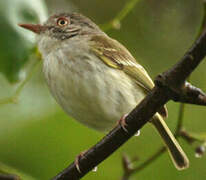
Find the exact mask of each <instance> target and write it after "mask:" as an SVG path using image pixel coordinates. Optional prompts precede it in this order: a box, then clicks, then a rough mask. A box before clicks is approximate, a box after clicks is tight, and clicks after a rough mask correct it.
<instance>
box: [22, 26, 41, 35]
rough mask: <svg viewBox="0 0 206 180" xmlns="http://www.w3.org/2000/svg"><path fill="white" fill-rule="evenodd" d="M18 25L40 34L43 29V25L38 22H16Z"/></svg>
mask: <svg viewBox="0 0 206 180" xmlns="http://www.w3.org/2000/svg"><path fill="white" fill-rule="evenodd" d="M18 25H19V26H20V27H23V28H25V29H28V30H30V31H32V32H34V33H36V34H40V33H41V32H43V31H44V30H45V26H43V25H40V24H18Z"/></svg>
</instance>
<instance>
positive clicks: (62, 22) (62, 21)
mask: <svg viewBox="0 0 206 180" xmlns="http://www.w3.org/2000/svg"><path fill="white" fill-rule="evenodd" d="M67 24H69V20H68V19H67V18H64V17H61V18H59V19H57V25H58V26H61V27H63V26H66V25H67Z"/></svg>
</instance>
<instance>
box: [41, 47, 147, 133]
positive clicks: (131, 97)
mask: <svg viewBox="0 0 206 180" xmlns="http://www.w3.org/2000/svg"><path fill="white" fill-rule="evenodd" d="M77 54H78V52H77ZM82 56H83V55H82ZM81 58H82V57H81ZM91 59H92V60H91ZM44 74H45V77H46V80H47V83H48V86H49V88H50V90H51V92H52V94H53V96H54V97H55V99H56V100H57V102H58V103H59V104H60V105H61V106H62V108H63V109H64V110H65V111H66V112H67V113H68V114H69V115H70V116H72V117H73V118H74V119H76V120H78V121H79V122H81V123H83V124H85V125H87V126H90V127H92V128H94V129H97V130H100V131H108V130H110V129H112V128H113V127H114V125H115V123H116V122H117V121H118V120H119V119H120V118H121V116H122V115H124V114H126V113H128V112H130V111H131V110H132V109H133V108H134V107H135V106H136V104H137V103H138V102H139V101H140V100H142V98H143V97H144V96H145V95H144V93H143V92H142V90H141V89H139V87H138V86H137V85H136V84H135V83H134V82H133V81H132V80H131V79H129V77H128V76H127V75H126V74H125V73H124V72H122V71H120V70H116V69H112V68H110V67H108V66H107V65H105V64H104V63H103V62H101V60H99V59H98V58H97V57H96V56H94V55H93V56H92V57H91V56H84V59H83V60H82V59H81V60H80V58H79V57H78V56H77V57H74V56H70V55H69V54H68V53H65V52H64V51H63V50H57V51H56V52H55V54H54V53H50V54H49V55H48V56H47V57H46V58H45V59H44Z"/></svg>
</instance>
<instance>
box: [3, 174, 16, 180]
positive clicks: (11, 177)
mask: <svg viewBox="0 0 206 180" xmlns="http://www.w3.org/2000/svg"><path fill="white" fill-rule="evenodd" d="M0 180H20V179H19V177H18V176H16V175H3V174H0Z"/></svg>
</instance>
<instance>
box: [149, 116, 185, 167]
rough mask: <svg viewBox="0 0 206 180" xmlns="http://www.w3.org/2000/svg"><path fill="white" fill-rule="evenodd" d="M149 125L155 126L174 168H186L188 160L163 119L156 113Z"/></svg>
mask: <svg viewBox="0 0 206 180" xmlns="http://www.w3.org/2000/svg"><path fill="white" fill-rule="evenodd" d="M151 123H152V124H153V125H154V126H155V128H156V129H157V131H158V132H159V134H160V135H161V137H162V138H163V140H164V143H165V144H166V147H167V148H168V150H169V154H170V156H171V159H172V161H173V163H174V165H175V167H176V168H177V169H178V170H183V169H186V168H188V167H189V160H188V158H187V156H186V154H185V153H184V151H183V150H182V148H181V147H180V145H179V143H178V142H177V140H176V139H175V137H174V136H173V134H172V132H171V131H170V129H169V128H168V127H167V124H166V123H165V121H164V120H163V118H162V117H161V116H160V115H159V114H158V113H156V114H155V116H154V117H153V119H152V121H151Z"/></svg>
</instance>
